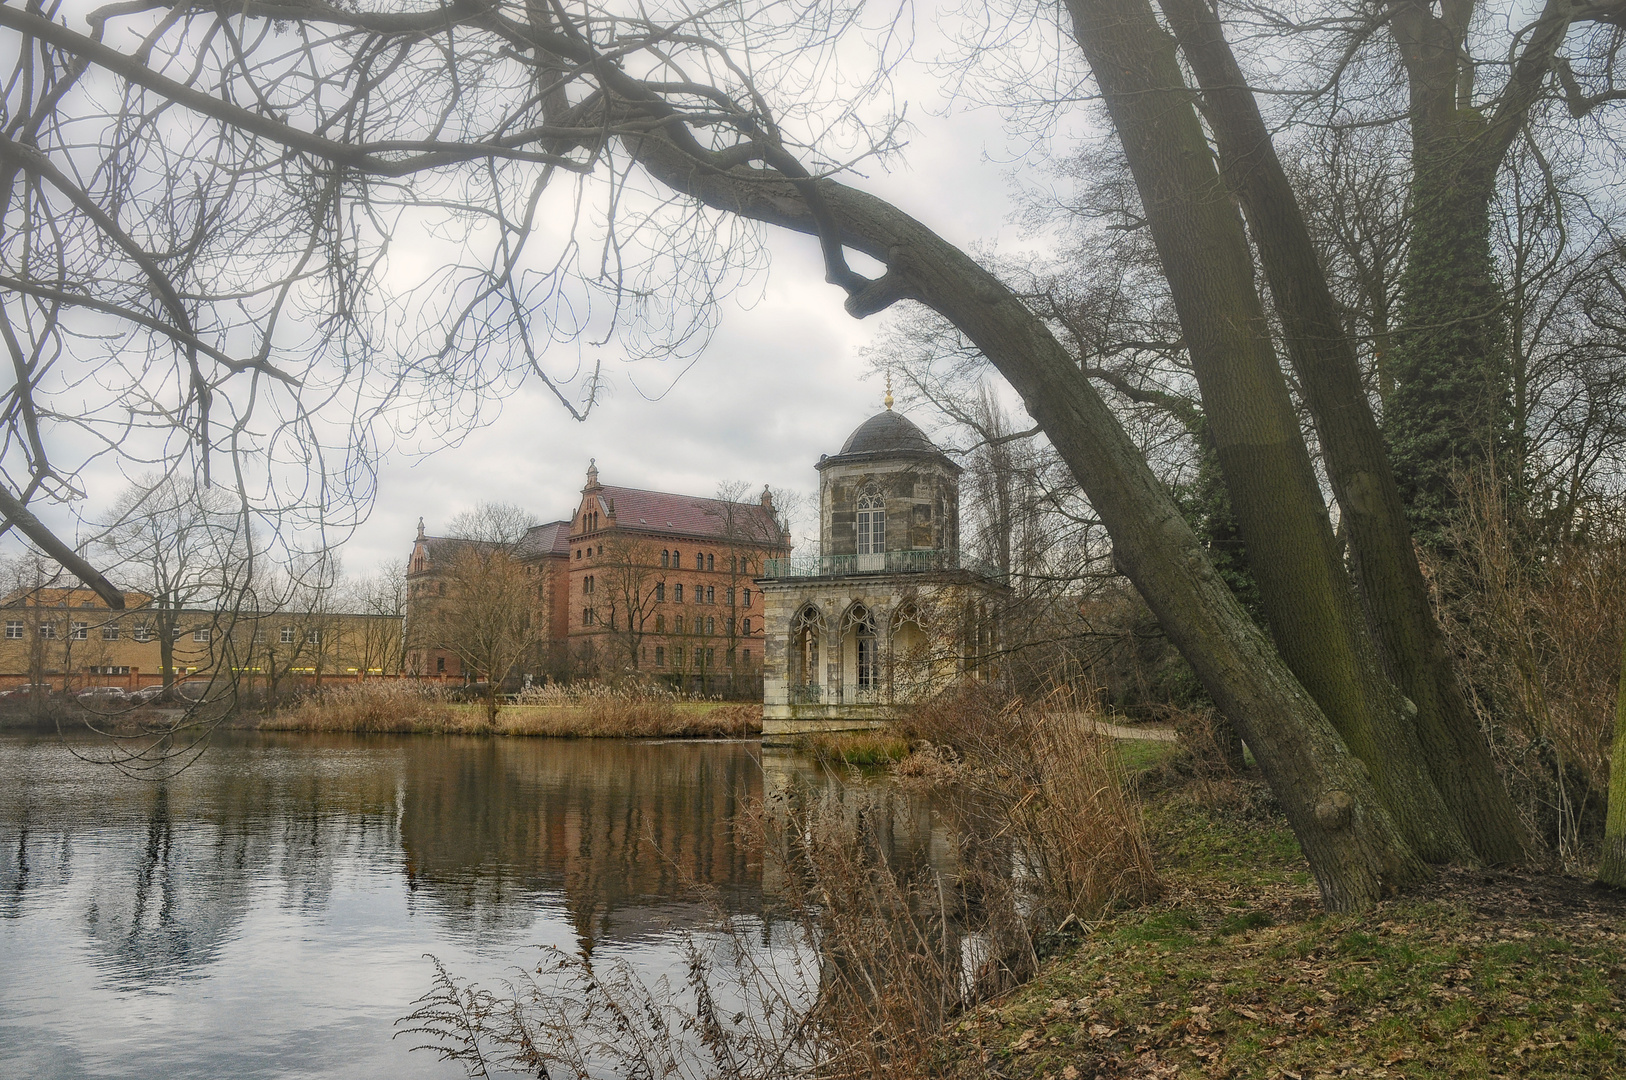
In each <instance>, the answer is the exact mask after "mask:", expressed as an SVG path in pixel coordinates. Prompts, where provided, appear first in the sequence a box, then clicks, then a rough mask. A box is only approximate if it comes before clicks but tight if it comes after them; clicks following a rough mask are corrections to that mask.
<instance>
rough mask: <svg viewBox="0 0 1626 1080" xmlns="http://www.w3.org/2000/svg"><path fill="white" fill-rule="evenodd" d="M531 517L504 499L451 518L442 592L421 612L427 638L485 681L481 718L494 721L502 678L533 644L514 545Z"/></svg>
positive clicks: (527, 591)
mask: <svg viewBox="0 0 1626 1080" xmlns="http://www.w3.org/2000/svg"><path fill="white" fill-rule="evenodd" d="M535 524H536V520H535V518H533V517H532V516H531V515H529V514H528V513H526V512H525V511H524V510H521V509H519V508H518V507H515V506H511V505H508V504H506V503H482V504H481V505H480V506H478V507H476V508H475V509H474V510H470V511H466V512H465V513H462V514H459V515H458V516H457V517H455V518H453V519H452V522H451V524H450V525H449V526H448V532H449V533H451V534H452V537H453V539H454V541H455V542H456V544H455V547H454V548H453V549H452V551H451V552H450V561H449V564H448V565H447V567H446V569H445V571H444V575H443V578H444V581H445V582H446V586H447V591H446V595H445V597H437V598H436V599H435V600H434V601H433V603H432V606H431V607H430V609H429V612H428V615H427V621H428V624H429V625H428V629H427V633H428V634H429V635H430V637H431V639H432V640H433V642H434V644H435V645H436V646H437V647H439V648H442V649H445V650H447V651H449V652H452V653H454V654H455V655H456V656H457V657H458V659H459V660H460V661H461V662H462V665H463V670H464V671H465V672H472V673H476V674H478V675H479V676H480V677H482V678H483V679H484V681H485V690H484V698H485V705H486V719H487V720H488V721H491V722H495V721H496V719H497V712H498V710H499V709H500V708H501V705H502V692H503V689H502V684H503V680H505V679H506V678H508V676H509V674H510V673H511V672H512V671H513V670H514V666H515V665H516V664H518V663H519V662H520V660H522V659H523V658H524V657H525V656H526V654H527V653H529V652H530V651H531V648H532V647H533V645H534V644H535V641H536V638H537V636H538V634H539V633H540V628H539V627H537V626H536V625H534V623H533V621H532V602H531V586H532V581H531V578H530V577H529V576H528V575H527V574H526V572H525V569H526V568H525V563H524V561H523V560H522V559H521V557H520V552H519V548H520V545H521V543H522V542H523V541H524V539H525V533H526V530H527V529H529V528H530V527H531V526H532V525H535Z"/></svg>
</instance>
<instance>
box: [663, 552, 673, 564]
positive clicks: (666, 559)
mask: <svg viewBox="0 0 1626 1080" xmlns="http://www.w3.org/2000/svg"><path fill="white" fill-rule="evenodd" d="M671 565H672V553H671V552H670V551H663V552H661V566H663V567H666V566H671Z"/></svg>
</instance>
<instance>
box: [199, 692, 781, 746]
mask: <svg viewBox="0 0 1626 1080" xmlns="http://www.w3.org/2000/svg"><path fill="white" fill-rule="evenodd" d="M243 720H244V721H245V722H243V723H242V724H240V725H238V726H241V727H243V728H245V729H249V730H254V731H266V732H273V731H274V732H311V733H321V734H356V735H367V734H379V735H386V734H387V735H491V736H514V737H524V736H532V737H545V738H571V739H719V738H722V739H738V738H758V737H760V736H761V735H762V706H761V705H758V704H755V703H752V702H670V701H653V702H630V703H628V702H602V703H601V702H588V703H586V704H582V705H505V706H503V708H502V710H501V711H500V712H498V714H497V720H496V723H495V724H492V723H489V722H488V721H487V720H486V716H485V707H484V705H481V704H473V703H471V704H462V703H458V704H453V703H448V702H425V703H423V705H422V707H421V708H418V709H415V710H411V711H409V712H400V713H392V712H381V711H378V710H372V709H351V708H346V707H344V706H343V705H328V704H321V705H315V704H310V705H305V706H301V707H298V708H296V709H293V710H289V711H285V712H280V713H277V714H274V715H272V716H269V717H266V718H264V719H260V720H257V721H253V720H249V718H246V717H245V718H243ZM229 722H230V721H228V723H229Z"/></svg>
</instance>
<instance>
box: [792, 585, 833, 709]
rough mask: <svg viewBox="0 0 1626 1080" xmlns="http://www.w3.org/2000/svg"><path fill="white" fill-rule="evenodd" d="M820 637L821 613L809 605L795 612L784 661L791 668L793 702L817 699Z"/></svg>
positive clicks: (822, 623) (822, 622) (821, 633)
mask: <svg viewBox="0 0 1626 1080" xmlns="http://www.w3.org/2000/svg"><path fill="white" fill-rule="evenodd" d="M823 636H824V616H823V615H822V614H820V612H819V609H818V608H816V607H814V606H813V605H812V604H809V605H807V606H806V607H804V608H802V610H800V611H798V612H797V613H796V617H795V618H793V619H791V621H790V648H789V650H787V655H786V660H787V662H788V665H789V668H790V672H789V674H790V684H791V685H790V693H791V703H792V704H795V703H797V702H810V701H818V700H820V691H819V639H820V638H821V637H823Z"/></svg>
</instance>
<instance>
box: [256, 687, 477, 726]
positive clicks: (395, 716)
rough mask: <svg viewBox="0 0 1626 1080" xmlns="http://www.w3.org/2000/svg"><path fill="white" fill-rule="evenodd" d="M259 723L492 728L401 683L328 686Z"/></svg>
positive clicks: (430, 693) (430, 694) (437, 697)
mask: <svg viewBox="0 0 1626 1080" xmlns="http://www.w3.org/2000/svg"><path fill="white" fill-rule="evenodd" d="M259 726H260V728H261V730H264V731H321V732H341V731H344V732H356V733H359V734H414V733H435V734H480V733H484V732H488V731H490V730H491V728H490V726H489V725H488V724H487V723H486V722H485V717H484V716H483V715H481V714H480V713H478V712H466V711H460V710H458V709H456V708H454V707H453V706H452V705H451V704H449V703H448V702H447V701H445V700H444V699H443V698H442V697H441V696H440V695H439V694H437V693H435V692H433V691H425V690H420V689H419V688H417V687H416V686H413V685H412V684H410V683H402V682H363V683H356V684H354V685H348V686H342V687H333V688H325V689H323V690H321V691H320V692H317V693H312V694H307V695H305V696H304V697H301V698H300V699H299V701H298V702H296V703H295V704H294V705H292V706H291V707H285V708H282V709H279V710H277V712H276V713H274V714H273V715H271V716H269V717H267V718H266V719H264V720H261V721H260V725H259Z"/></svg>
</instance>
